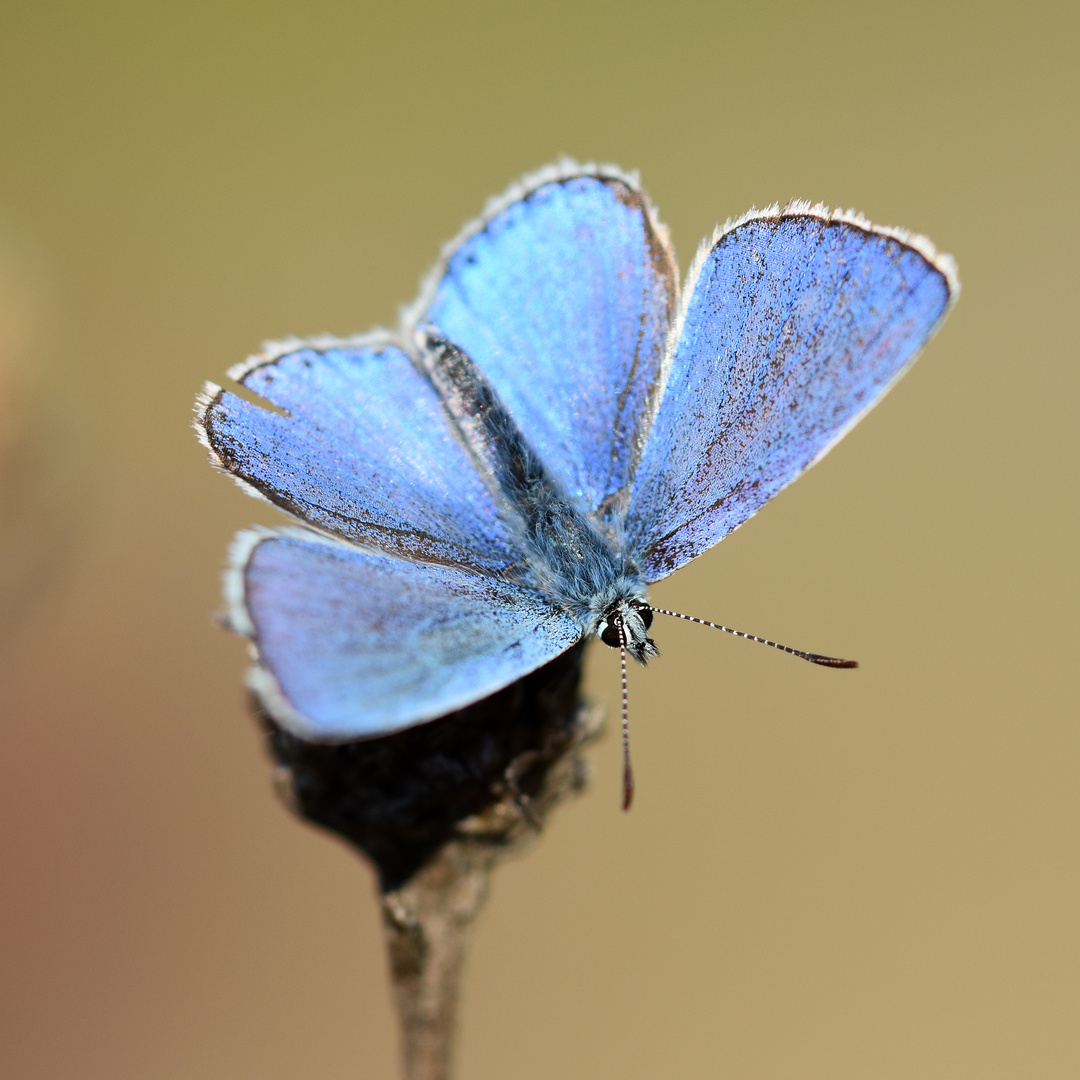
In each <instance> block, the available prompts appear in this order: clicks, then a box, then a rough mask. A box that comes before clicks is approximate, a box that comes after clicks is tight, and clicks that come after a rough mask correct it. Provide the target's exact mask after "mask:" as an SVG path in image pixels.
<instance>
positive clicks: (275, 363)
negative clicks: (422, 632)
mask: <svg viewBox="0 0 1080 1080" xmlns="http://www.w3.org/2000/svg"><path fill="white" fill-rule="evenodd" d="M230 375H232V377H233V378H234V379H236V381H237V382H239V383H240V384H241V385H243V386H245V387H247V388H248V389H249V390H252V391H254V392H255V393H256V394H258V395H260V396H261V397H262V398H264V399H265V400H266V401H267V402H269V403H271V404H272V405H273V406H276V409H277V411H275V410H274V409H269V408H261V407H260V406H258V405H255V404H252V403H250V402H248V401H246V400H244V399H242V398H240V397H238V396H237V395H235V394H231V393H228V392H227V391H225V390H222V389H221V388H220V387H217V386H213V385H209V386H208V387H207V389H206V391H205V392H204V394H203V395H202V397H201V399H200V405H199V414H198V417H197V420H196V427H197V429H198V430H199V432H200V435H201V437H202V439H203V441H204V442H205V444H206V445H207V447H208V448H209V449H210V451H211V454H212V455H213V457H214V460H215V463H216V464H217V465H219V467H221V468H222V469H224V470H226V471H227V472H229V473H231V474H232V475H233V476H234V477H236V478H237V479H238V480H240V481H241V482H242V483H243V484H244V485H245V486H246V487H247V488H248V489H249V490H251V489H254V490H255V491H256V492H258V493H259V494H261V495H263V496H264V497H265V498H267V499H269V501H270V502H272V503H275V504H276V505H277V506H280V507H281V508H283V509H285V510H287V511H289V512H291V513H293V514H295V515H296V516H297V517H299V518H301V519H302V520H303V521H306V522H308V523H310V524H312V525H315V526H317V527H319V528H320V529H324V530H327V531H329V532H332V533H335V534H337V535H338V536H341V537H344V538H346V539H348V540H352V541H354V542H356V543H359V544H362V545H364V546H366V547H371V548H376V549H378V550H380V551H385V552H387V553H389V554H392V555H398V556H401V557H404V558H408V559H419V560H424V561H429V562H435V563H446V564H450V565H458V566H464V567H468V568H471V569H474V570H477V571H481V572H487V573H498V572H501V571H503V570H505V569H506V568H507V567H509V566H511V565H513V564H514V563H517V562H520V561H521V559H522V558H523V556H522V555H521V553H520V552H519V551H518V549H517V547H516V546H515V544H514V543H513V541H512V539H511V536H510V534H509V532H508V530H507V528H506V526H505V525H504V523H503V522H502V520H501V519H500V517H499V513H498V510H497V509H496V506H495V503H494V501H493V499H492V497H491V495H490V494H489V492H488V489H487V488H486V487H485V485H484V482H483V480H482V479H481V478H480V475H479V474H478V473H477V472H476V469H475V467H474V465H473V463H472V459H471V458H470V456H469V454H468V453H467V452H466V451H465V450H464V448H463V447H462V445H461V444H460V442H459V441H458V439H457V438H456V437H455V435H454V434H453V432H452V430H451V427H450V425H449V422H448V421H447V418H446V416H445V414H444V412H443V409H442V406H441V405H440V404H439V400H438V398H437V397H436V395H435V392H434V390H433V389H432V387H431V385H430V383H429V382H428V380H427V378H426V376H424V375H422V374H421V373H420V372H419V371H418V370H417V369H416V368H415V367H414V365H413V363H412V361H411V360H410V358H409V357H408V356H407V355H406V353H405V352H404V351H403V350H402V349H401V348H400V347H399V346H397V345H395V344H394V343H393V341H392V340H391V339H389V338H383V337H372V338H369V339H358V340H357V341H356V342H353V343H345V342H331V341H327V342H323V343H313V344H309V345H303V344H302V343H299V342H297V343H294V344H292V345H285V346H282V347H279V348H275V349H274V350H273V351H271V352H269V353H268V354H267V355H265V356H261V357H255V358H254V359H253V360H251V361H248V363H246V364H244V365H241V366H240V367H238V368H236V369H234V370H233V371H231V372H230Z"/></svg>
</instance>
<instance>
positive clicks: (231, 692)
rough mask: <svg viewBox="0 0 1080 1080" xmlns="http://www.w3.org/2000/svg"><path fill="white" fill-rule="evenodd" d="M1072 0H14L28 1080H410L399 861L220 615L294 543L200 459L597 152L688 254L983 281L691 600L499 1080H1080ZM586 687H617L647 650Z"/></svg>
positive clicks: (6, 805)
mask: <svg viewBox="0 0 1080 1080" xmlns="http://www.w3.org/2000/svg"><path fill="white" fill-rule="evenodd" d="M1077 14H1078V9H1077V8H1076V7H1075V5H1068V4H1064V3H1062V4H1048V3H1035V4H1032V5H1028V6H1026V7H1024V8H1022V9H1021V7H1020V6H1019V5H1000V4H999V5H991V4H986V5H959V4H953V5H949V4H941V3H922V4H905V5H895V6H893V7H892V9H891V10H890V9H888V8H886V7H885V6H884V5H882V6H879V7H870V6H864V5H856V4H848V5H845V4H841V3H836V4H818V5H810V6H799V5H795V4H763V5H751V4H728V5H720V4H713V5H708V4H690V3H679V2H677V0H676V2H674V3H671V4H668V5H657V6H651V5H650V6H644V5H639V6H634V5H631V4H627V3H606V4H604V3H588V2H584V3H583V2H581V0H575V2H571V3H567V2H562V0H559V2H548V3H545V4H537V5H514V6H511V5H501V4H483V3H477V2H473V3H464V4H459V5H453V6H451V5H446V6H441V5H439V6H436V5H430V6H428V5H422V4H412V3H399V4H394V5H391V4H385V5H379V6H378V7H376V6H375V5H370V4H369V5H365V4H345V3H331V2H322V0H314V2H310V3H308V4H306V5H285V4H256V3H240V2H225V3H221V2H218V3H208V2H206V0H195V2H189V3H187V4H184V5H179V4H177V5H151V4H142V3H135V2H127V3H123V2H117V0H105V2H102V3H99V4H93V5H90V4H75V3H68V4H60V3H50V2H37V3H28V2H23V3H9V4H8V5H5V7H4V10H3V13H2V14H0V125H2V126H0V423H2V424H4V425H5V429H4V430H3V431H0V447H3V448H4V450H3V453H4V455H5V457H4V462H3V466H2V470H0V476H2V477H3V486H2V488H0V515H2V516H0V521H2V530H3V531H0V544H2V546H0V557H2V559H3V573H2V575H0V583H3V589H4V591H3V592H0V604H2V605H3V610H2V613H0V614H2V618H0V635H2V638H0V712H2V719H0V725H2V726H0V731H2V759H0V762H2V764H0V767H2V770H3V782H2V784H0V846H2V859H3V867H2V871H0V873H2V878H0V882H2V884H0V908H2V919H0V994H2V1001H0V1075H2V1076H3V1077H5V1078H6V1077H13V1078H16V1077H17V1078H27V1080H38V1078H45V1077H48V1078H55V1077H73V1078H74V1077H77V1078H80V1080H81V1078H86V1080H96V1078H110V1080H124V1078H146V1077H154V1078H163V1080H172V1078H181V1077H185V1078H186V1077H200V1078H203V1077H205V1078H211V1080H216V1078H221V1080H226V1078H230V1080H232V1078H238V1077H252V1078H255V1077H258V1078H260V1080H273V1078H286V1077H288V1078H294V1077H313V1078H315V1077H317V1078H347V1077H364V1078H368V1077H371V1078H392V1077H394V1076H395V1070H396V1041H395V1040H396V1034H395V1030H394V1027H393V1017H392V1015H391V1011H390V1005H389V996H388V992H387V988H386V984H385V978H384V971H383V957H382V954H381V942H380V938H379V927H378V924H377V919H376V905H375V901H374V899H373V877H372V875H371V873H370V871H369V870H368V869H367V868H366V867H364V866H362V865H361V864H360V863H359V861H358V860H357V859H355V858H354V857H353V856H352V855H351V854H349V853H348V852H347V851H346V850H345V849H344V848H342V847H341V846H340V845H339V844H337V843H336V842H334V841H332V840H330V839H328V838H326V837H324V836H322V835H320V834H317V833H315V832H313V831H311V830H309V829H306V828H304V827H302V826H300V825H299V824H297V823H296V822H295V821H294V820H292V819H290V818H289V817H288V816H287V814H286V813H285V812H284V811H283V810H282V809H281V808H280V807H279V806H278V804H277V803H276V802H275V801H274V798H273V796H272V794H271V791H270V785H269V778H268V769H267V764H266V761H265V759H264V757H263V754H262V750H261V746H260V742H259V739H258V738H257V736H256V733H255V730H254V728H253V725H252V724H251V722H250V721H249V720H248V718H247V716H246V715H245V711H244V708H243V701H242V695H241V689H240V685H241V684H240V679H241V672H242V669H243V667H244V650H243V647H242V645H241V643H240V642H239V641H238V640H235V639H232V638H230V637H228V636H227V635H225V634H224V633H222V632H221V631H219V630H217V629H216V628H215V627H214V626H213V625H212V623H211V615H212V612H213V611H214V609H215V607H216V604H217V595H218V571H219V569H220V567H221V564H222V558H223V553H224V549H225V545H226V543H227V541H228V539H229V537H230V536H231V534H232V532H233V530H234V529H236V528H238V527H240V526H243V525H247V524H249V523H250V522H253V521H262V522H273V521H275V520H277V517H276V515H275V513H274V512H273V511H271V510H270V509H269V508H266V507H262V506H260V505H258V504H256V503H255V502H253V501H251V500H249V499H246V498H244V497H243V496H242V495H241V493H240V492H239V491H238V490H237V489H236V488H235V487H233V486H232V485H231V484H230V483H229V482H228V481H227V480H225V479H224V478H222V477H220V476H217V475H215V474H214V473H212V471H211V470H210V468H209V467H208V465H207V464H206V460H205V454H204V452H203V451H202V450H201V449H200V448H199V447H198V446H197V445H196V442H195V439H194V436H193V435H192V433H191V432H190V431H189V429H188V423H189V417H190V407H191V402H192V399H193V397H194V394H195V392H196V390H197V389H198V388H199V386H200V384H201V382H202V380H203V379H204V378H218V377H220V376H221V374H222V373H223V371H224V369H225V368H226V367H227V366H228V365H230V364H231V363H233V362H235V361H237V360H240V359H242V358H243V357H244V356H245V355H247V354H248V353H249V352H251V351H253V350H254V349H255V348H256V347H257V346H258V345H259V343H260V342H261V341H262V340H264V339H266V338H275V337H276V338H280V337H282V336H285V335H288V334H293V333H295V334H311V333H316V332H321V331H328V332H333V333H338V334H346V333H350V332H355V331H362V330H365V329H367V328H368V327H370V326H371V325H372V324H375V323H381V324H392V323H393V322H394V321H395V319H396V316H397V310H398V306H399V305H400V304H402V303H405V302H407V301H409V300H410V299H411V298H412V297H413V296H414V294H415V290H416V284H417V281H418V279H419V277H420V275H421V274H422V273H423V272H424V271H425V270H426V269H427V267H428V266H429V264H430V263H431V262H432V260H433V259H434V257H435V255H436V253H437V251H438V249H439V245H440V244H441V243H442V242H443V241H444V240H445V239H446V238H448V237H449V236H451V235H453V234H454V233H455V232H456V230H457V229H458V228H459V226H460V225H461V224H462V222H463V221H465V220H466V219H467V218H469V217H471V216H473V215H474V214H476V213H477V212H478V211H479V210H480V208H481V207H482V205H483V202H484V200H485V199H486V198H487V197H488V196H489V195H491V194H494V193H496V192H498V191H501V190H502V189H503V188H504V187H505V186H506V184H507V183H508V182H510V181H511V180H513V179H515V178H516V177H517V176H518V175H519V174H521V173H522V172H524V171H526V170H529V169H533V168H535V167H537V166H539V165H541V164H543V163H545V162H547V161H550V160H552V159H553V158H554V157H556V156H557V155H558V154H560V153H568V154H572V155H575V156H577V157H579V158H582V159H591V158H595V159H599V160H603V161H615V162H617V163H619V164H621V165H623V166H624V167H626V168H638V169H640V170H641V173H642V177H643V179H644V182H645V185H646V186H647V188H648V189H649V191H650V192H651V194H652V195H653V197H654V199H655V200H656V202H657V203H658V205H659V207H660V211H661V215H662V217H663V218H664V220H665V221H666V222H667V223H668V224H669V225H670V227H671V229H672V233H673V236H674V240H675V244H676V249H677V251H678V252H679V255H680V259H681V263H682V266H683V268H684V269H685V267H686V264H687V263H688V261H689V259H690V258H691V256H692V255H693V253H694V250H695V247H696V245H697V243H698V241H699V239H700V238H701V237H702V236H703V235H704V234H705V233H706V232H708V230H709V229H711V227H712V226H713V224H714V223H715V222H716V220H717V219H720V220H723V219H724V218H725V217H726V216H728V215H734V214H738V213H740V212H742V211H743V210H745V209H747V208H748V207H749V206H750V205H751V204H755V203H756V204H757V205H759V206H760V205H763V204H765V203H768V202H771V201H773V200H780V201H784V200H786V199H788V198H789V197H791V196H802V197H808V198H813V199H822V200H826V201H828V202H830V203H832V204H833V205H842V206H854V207H856V208H857V209H859V210H861V211H863V212H864V213H866V214H867V215H869V216H870V217H872V218H873V219H874V220H876V221H879V222H882V223H885V224H899V225H904V226H907V227H909V228H912V229H916V230H918V231H921V232H924V233H926V234H927V235H929V236H930V237H931V238H932V239H933V240H934V241H935V243H937V245H938V246H939V247H941V248H942V249H944V250H947V251H951V252H953V253H954V254H955V255H956V257H957V260H958V262H959V266H960V272H961V277H962V279H963V283H964V295H963V297H962V299H961V302H960V304H959V306H958V307H957V308H956V310H955V311H954V313H953V315H952V316H951V318H950V320H949V322H948V323H947V325H946V326H945V327H944V329H943V331H942V332H941V334H940V335H939V336H938V338H937V339H936V340H935V341H934V342H933V343H932V344H931V346H930V348H929V350H928V351H927V353H926V354H925V355H924V357H923V359H922V360H921V361H920V362H919V364H918V365H917V366H916V368H915V370H914V371H913V372H912V373H911V374H910V375H909V376H908V377H907V378H906V379H905V380H904V381H903V383H902V384H901V385H900V386H899V387H898V388H897V389H896V390H895V391H894V392H893V393H892V395H891V396H890V397H889V399H888V400H887V401H886V402H885V403H884V405H883V406H882V407H881V408H880V409H879V410H878V411H877V412H875V413H874V414H873V415H872V416H871V417H870V418H869V419H868V420H867V421H866V422H865V423H864V424H863V425H862V426H861V427H859V428H858V430H857V431H855V432H854V434H852V435H851V436H850V437H849V438H848V439H847V440H846V441H845V442H844V443H843V444H842V445H841V446H840V447H839V448H838V449H837V450H835V451H834V452H833V454H832V455H831V456H830V457H829V458H828V460H827V461H826V462H825V463H824V464H823V465H822V466H821V467H819V468H818V469H816V470H814V471H813V472H812V473H811V474H810V475H809V476H807V477H806V478H804V479H803V480H802V481H800V482H799V483H798V484H797V485H796V486H795V487H794V488H792V489H791V490H790V491H788V492H786V493H785V494H784V495H783V496H782V497H781V498H780V499H778V500H777V501H776V503H775V504H773V505H771V506H769V507H768V508H767V509H766V510H765V511H764V512H763V513H761V515H760V516H759V517H758V518H757V519H755V520H754V521H753V522H752V523H750V524H749V525H748V526H747V527H746V528H744V529H743V530H741V531H740V532H738V533H737V534H736V535H734V536H732V537H731V538H730V539H729V540H727V541H726V542H725V543H724V544H723V545H722V546H721V547H720V548H719V549H716V550H714V551H713V552H711V553H710V554H709V555H707V556H705V557H704V558H702V559H700V560H699V561H698V562H697V563H696V564H694V565H693V566H692V567H688V568H686V569H685V570H683V571H681V572H680V573H679V574H678V575H677V576H676V577H675V578H674V579H673V580H671V581H670V582H666V583H664V584H663V585H662V586H661V587H659V588H657V589H656V591H655V594H654V595H655V596H656V597H657V598H658V600H659V601H660V602H663V603H666V604H668V605H670V606H674V607H676V608H681V609H684V610H689V611H691V612H693V613H696V614H699V615H702V616H705V617H711V618H715V619H720V620H722V621H724V622H727V623H729V624H731V625H734V626H737V627H740V628H743V629H746V630H748V631H751V632H754V633H759V634H767V635H770V636H773V637H776V638H778V639H779V640H781V641H784V642H789V643H791V644H792V645H795V646H799V647H802V648H808V649H816V650H821V651H826V652H833V653H839V654H843V655H855V656H857V657H858V658H859V659H860V660H861V661H862V663H863V668H862V670H861V671H859V672H856V673H851V674H845V673H836V672H830V671H822V670H817V669H814V668H810V667H807V666H805V665H801V664H797V663H794V662H792V661H790V660H788V659H787V658H785V657H782V656H778V655H775V654H773V653H771V652H770V651H767V650H763V649H757V648H755V647H753V646H750V645H747V644H745V643H741V642H738V641H734V640H729V639H727V638H726V637H721V636H720V635H716V634H711V633H709V632H706V631H703V630H695V629H694V628H692V627H689V626H683V625H670V626H669V625H666V624H665V625H664V626H663V627H660V628H659V629H660V634H661V635H662V636H661V641H660V643H661V646H662V648H663V649H664V654H665V655H664V656H663V658H662V660H661V661H660V662H658V663H656V664H655V665H654V666H653V667H652V668H650V670H649V671H648V672H637V671H635V672H632V673H631V674H632V686H631V694H632V709H633V723H634V751H635V761H636V766H637V773H638V785H639V787H638V800H637V803H636V805H635V807H634V809H633V812H632V813H630V814H629V815H625V816H624V815H623V814H621V813H620V812H619V809H618V801H619V800H618V791H617V788H618V776H619V769H618V745H617V740H615V739H614V738H611V737H609V738H608V739H607V740H605V741H604V742H603V743H602V744H601V745H600V746H598V747H597V748H596V749H595V750H594V751H593V753H592V759H593V762H594V764H595V771H596V783H595V786H594V788H593V790H592V791H591V792H590V793H589V794H588V795H587V796H586V797H585V798H584V799H583V800H582V801H580V802H578V803H577V804H575V805H573V806H571V807H568V808H567V809H565V810H563V811H562V812H561V813H559V814H558V815H557V817H556V818H555V820H554V821H553V824H552V827H551V828H550V830H549V832H548V834H547V835H546V837H545V838H544V840H543V842H542V843H541V845H540V846H539V847H538V848H537V849H535V850H534V851H533V852H532V853H531V854H530V855H529V856H528V857H527V858H526V859H524V860H521V861H519V862H517V863H514V864H513V865H510V866H506V867H504V868H503V869H502V870H501V871H500V873H499V875H498V876H497V879H496V881H495V887H494V893H493V896H492V898H491V901H490V904H489V907H488V909H487V911H486V912H485V914H484V915H483V917H482V919H481V921H480V923H479V925H478V930H477V934H476V937H475V946H474V951H473V955H472V957H471V963H470V966H469V970H468V972H467V985H466V992H465V999H464V1018H463V1019H464V1026H463V1031H462V1040H461V1044H460V1065H461V1068H460V1075H461V1076H462V1077H463V1078H469V1080H482V1078H491V1080H494V1078H506V1077H513V1078H525V1080H532V1078H536V1080H540V1078H544V1080H550V1078H554V1077H559V1078H577V1077H580V1078H596V1077H619V1078H622V1080H627V1078H639V1077H640V1078H646V1077H648V1078H652V1077H658V1076H679V1077H740V1078H741V1077H754V1078H760V1080H773V1078H793V1080H794V1078H805V1077H822V1078H830V1080H833V1078H865V1077H889V1078H892V1077H896V1078H908V1077H915V1076H918V1077H978V1078H980V1080H984V1078H996V1077H1003V1078H1004V1077H1010V1078H1011V1077H1042V1078H1051V1077H1053V1078H1056V1077H1062V1078H1065V1077H1075V1076H1077V1075H1080V710H1077V708H1076V690H1077V679H1076V667H1077V645H1078V641H1077V634H1076V630H1077V616H1076V612H1077V601H1078V595H1077V592H1078V590H1077V559H1076V530H1077V526H1078V525H1080V514H1078V507H1077V464H1078V462H1077V451H1076V446H1077V421H1076V415H1077V398H1078V395H1077V391H1078V389H1080V387H1078V377H1077V372H1078V370H1080V356H1078V352H1080V350H1078V344H1077V329H1076V327H1077V296H1078V293H1080V280H1078V277H1080V275H1078V264H1080V260H1078V259H1077V255H1076V252H1077V243H1078V236H1077V225H1078V217H1080V215H1078V211H1077V205H1078V204H1077V199H1076V187H1077V168H1078V165H1080V152H1078V146H1080V138H1078V135H1080V132H1078V123H1077V121H1078V109H1077V107H1078V104H1080V64H1078V63H1077V59H1076V56H1077V43H1078V36H1077V35H1078V31H1080V19H1078V18H1077ZM589 685H590V687H591V691H592V693H593V694H594V695H595V697H597V698H598V699H600V700H603V701H605V702H608V703H610V704H615V703H616V701H617V685H618V684H617V665H616V663H615V662H614V657H613V655H610V654H607V653H606V651H605V654H604V655H599V654H597V655H594V656H593V657H592V662H591V664H590V672H589Z"/></svg>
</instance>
